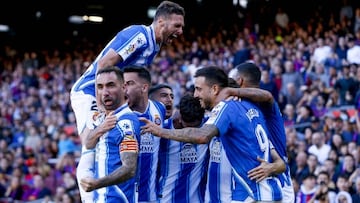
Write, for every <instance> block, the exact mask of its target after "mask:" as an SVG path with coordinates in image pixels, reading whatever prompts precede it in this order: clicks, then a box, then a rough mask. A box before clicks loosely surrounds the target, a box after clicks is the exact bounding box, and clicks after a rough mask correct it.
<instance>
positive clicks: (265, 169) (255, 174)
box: [248, 157, 271, 182]
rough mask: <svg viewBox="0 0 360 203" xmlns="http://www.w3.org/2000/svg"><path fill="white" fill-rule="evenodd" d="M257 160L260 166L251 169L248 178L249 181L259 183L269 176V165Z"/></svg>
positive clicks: (259, 159)
mask: <svg viewBox="0 0 360 203" xmlns="http://www.w3.org/2000/svg"><path fill="white" fill-rule="evenodd" d="M257 160H258V161H260V165H259V166H257V167H255V168H253V169H251V170H250V171H249V172H248V177H249V178H250V179H251V180H255V181H256V182H260V181H262V180H264V179H265V178H267V177H269V176H270V175H271V173H270V171H271V164H270V163H268V162H267V161H265V160H264V159H261V158H259V157H258V158H257Z"/></svg>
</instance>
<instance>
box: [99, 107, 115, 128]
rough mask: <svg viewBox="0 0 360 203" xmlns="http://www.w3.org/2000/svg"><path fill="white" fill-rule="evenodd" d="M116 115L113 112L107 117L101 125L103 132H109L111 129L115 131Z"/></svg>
mask: <svg viewBox="0 0 360 203" xmlns="http://www.w3.org/2000/svg"><path fill="white" fill-rule="evenodd" d="M116 121H117V118H116V115H114V111H111V112H110V113H109V114H108V115H106V117H105V120H104V122H103V123H102V124H101V125H99V127H100V128H101V131H102V132H104V133H105V132H107V131H109V130H110V129H113V128H114V127H115V125H116Z"/></svg>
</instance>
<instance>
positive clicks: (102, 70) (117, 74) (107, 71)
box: [96, 66, 124, 82]
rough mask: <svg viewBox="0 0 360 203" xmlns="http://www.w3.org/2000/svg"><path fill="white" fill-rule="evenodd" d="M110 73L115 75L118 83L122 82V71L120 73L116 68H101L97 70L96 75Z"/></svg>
mask: <svg viewBox="0 0 360 203" xmlns="http://www.w3.org/2000/svg"><path fill="white" fill-rule="evenodd" d="M111 72H114V73H115V74H116V77H117V79H118V80H119V81H121V82H123V81H124V75H123V71H121V69H120V68H119V67H117V66H107V67H104V68H101V69H99V70H98V72H97V73H96V75H97V76H98V75H100V74H102V73H111Z"/></svg>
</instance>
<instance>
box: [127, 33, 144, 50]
mask: <svg viewBox="0 0 360 203" xmlns="http://www.w3.org/2000/svg"><path fill="white" fill-rule="evenodd" d="M144 43H145V39H144V35H143V34H140V35H138V36H137V38H136V39H134V40H132V41H131V42H130V43H129V45H128V46H127V48H126V49H125V52H126V55H130V54H132V53H133V52H134V51H135V50H136V48H137V47H141V46H142V45H143V44H144Z"/></svg>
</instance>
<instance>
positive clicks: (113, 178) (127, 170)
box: [99, 152, 138, 187]
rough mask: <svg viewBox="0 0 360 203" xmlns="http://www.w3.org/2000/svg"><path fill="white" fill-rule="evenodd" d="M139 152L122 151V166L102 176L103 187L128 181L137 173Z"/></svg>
mask: <svg viewBox="0 0 360 203" xmlns="http://www.w3.org/2000/svg"><path fill="white" fill-rule="evenodd" d="M137 160H138V153H136V152H121V161H122V164H123V165H122V166H121V167H119V168H118V169H116V170H115V171H113V172H112V173H111V174H109V175H108V176H105V177H103V178H101V179H102V180H101V181H99V182H100V183H101V187H107V186H110V185H115V184H119V183H122V182H124V181H127V180H128V179H130V178H132V177H134V176H135V175H136V168H137Z"/></svg>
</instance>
